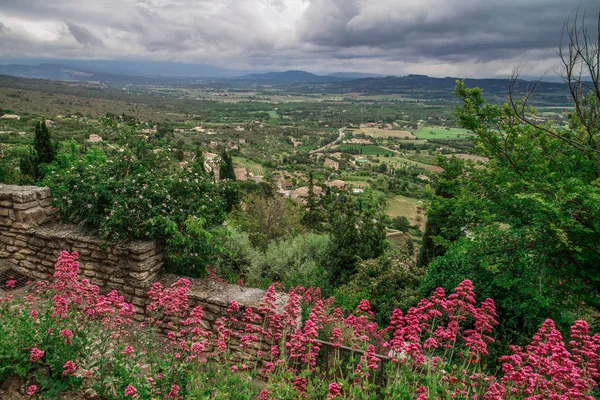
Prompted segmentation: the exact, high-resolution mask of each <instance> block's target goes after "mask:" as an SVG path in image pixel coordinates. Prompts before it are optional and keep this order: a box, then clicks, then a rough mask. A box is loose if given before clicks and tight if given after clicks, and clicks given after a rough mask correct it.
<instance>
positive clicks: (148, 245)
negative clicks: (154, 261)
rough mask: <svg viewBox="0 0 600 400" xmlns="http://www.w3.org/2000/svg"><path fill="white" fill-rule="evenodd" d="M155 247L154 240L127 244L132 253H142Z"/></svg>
mask: <svg viewBox="0 0 600 400" xmlns="http://www.w3.org/2000/svg"><path fill="white" fill-rule="evenodd" d="M155 249H156V242H133V243H131V244H129V251H131V253H132V254H143V253H147V252H150V251H153V250H155Z"/></svg>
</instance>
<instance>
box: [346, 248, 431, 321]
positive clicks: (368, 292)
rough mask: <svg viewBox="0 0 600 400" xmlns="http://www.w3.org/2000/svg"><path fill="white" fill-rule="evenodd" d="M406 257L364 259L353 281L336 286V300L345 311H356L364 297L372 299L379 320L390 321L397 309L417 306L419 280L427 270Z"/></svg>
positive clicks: (372, 305)
mask: <svg viewBox="0 0 600 400" xmlns="http://www.w3.org/2000/svg"><path fill="white" fill-rule="evenodd" d="M404 260H406V261H404ZM404 260H398V259H394V258H393V257H392V255H390V254H386V255H384V256H382V257H379V258H376V259H373V260H367V261H363V262H361V263H360V264H359V265H358V269H357V271H356V274H355V275H354V276H353V277H352V278H351V280H350V282H348V283H347V284H345V285H343V286H341V287H339V288H338V289H336V291H335V299H336V303H337V304H340V305H341V306H342V308H343V309H345V310H354V309H356V307H358V305H359V304H360V302H361V300H363V299H369V301H370V303H371V307H372V309H373V311H374V312H375V313H376V315H377V316H378V318H379V319H378V321H377V322H379V323H385V322H386V321H387V320H389V318H390V316H391V315H392V312H393V311H394V309H396V308H400V309H408V308H410V307H412V306H414V305H416V304H417V302H418V301H419V300H420V299H421V296H420V292H419V283H420V282H421V279H423V278H424V277H425V275H426V270H425V269H424V268H418V267H416V266H415V265H414V262H412V261H411V260H410V259H409V258H408V257H406V258H404Z"/></svg>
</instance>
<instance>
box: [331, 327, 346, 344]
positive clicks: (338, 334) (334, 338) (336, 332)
mask: <svg viewBox="0 0 600 400" xmlns="http://www.w3.org/2000/svg"><path fill="white" fill-rule="evenodd" d="M329 340H330V341H331V342H333V345H334V346H335V347H338V346H339V345H340V343H341V342H342V341H343V335H342V330H341V329H340V328H333V331H332V333H331V338H329Z"/></svg>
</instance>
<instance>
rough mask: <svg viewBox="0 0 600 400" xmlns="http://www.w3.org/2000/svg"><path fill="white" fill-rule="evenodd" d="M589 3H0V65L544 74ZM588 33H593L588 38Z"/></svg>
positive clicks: (594, 10)
mask: <svg viewBox="0 0 600 400" xmlns="http://www.w3.org/2000/svg"><path fill="white" fill-rule="evenodd" d="M577 10H579V12H580V13H582V12H587V13H588V15H589V16H590V18H589V19H588V22H589V23H588V26H589V28H590V30H591V31H592V32H594V31H595V29H596V18H597V15H598V11H600V3H599V2H598V0H52V1H49V0H0V62H1V60H2V59H5V60H7V59H15V58H27V57H35V58H62V59H64V58H70V59H119V60H161V61H165V60H166V61H176V62H182V63H201V64H211V65H217V66H221V67H227V68H234V69H252V70H286V69H304V70H308V71H312V72H317V73H318V72H333V71H349V72H350V71H354V72H372V73H385V74H394V75H405V74H409V73H416V74H427V75H432V76H473V77H486V76H487V77H489V76H503V75H509V74H510V72H511V70H512V68H513V67H514V66H515V65H517V64H520V63H523V62H527V66H526V70H525V72H526V74H527V75H531V76H536V75H542V74H544V73H546V72H548V74H553V73H554V71H556V70H557V64H556V54H555V49H556V48H557V46H558V44H559V41H560V33H561V30H562V26H563V24H564V22H565V20H566V18H568V17H569V16H570V17H573V16H574V15H575V12H576V11H577ZM592 36H593V35H592Z"/></svg>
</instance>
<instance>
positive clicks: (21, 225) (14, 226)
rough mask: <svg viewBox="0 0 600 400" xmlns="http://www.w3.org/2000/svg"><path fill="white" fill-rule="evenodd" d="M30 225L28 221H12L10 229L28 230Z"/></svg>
mask: <svg viewBox="0 0 600 400" xmlns="http://www.w3.org/2000/svg"><path fill="white" fill-rule="evenodd" d="M32 227H33V226H32V225H31V224H29V223H23V222H13V223H12V229H13V230H22V231H28V230H29V229H31V228H32Z"/></svg>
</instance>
